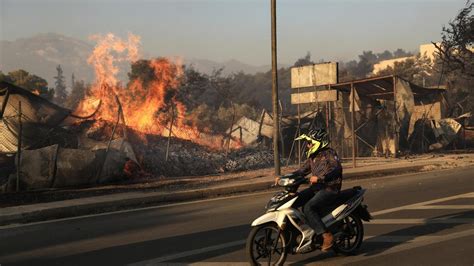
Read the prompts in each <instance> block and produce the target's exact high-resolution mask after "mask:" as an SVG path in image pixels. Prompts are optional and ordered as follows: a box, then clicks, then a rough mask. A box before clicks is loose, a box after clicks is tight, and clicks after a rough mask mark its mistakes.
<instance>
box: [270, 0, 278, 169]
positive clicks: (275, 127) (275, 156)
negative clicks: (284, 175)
mask: <svg viewBox="0 0 474 266" xmlns="http://www.w3.org/2000/svg"><path fill="white" fill-rule="evenodd" d="M271 17H272V106H273V161H274V165H275V176H278V175H280V152H279V149H278V144H279V142H280V141H279V139H280V119H279V113H280V112H279V111H278V73H277V41H276V38H277V36H276V0H271Z"/></svg>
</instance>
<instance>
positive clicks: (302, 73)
mask: <svg viewBox="0 0 474 266" xmlns="http://www.w3.org/2000/svg"><path fill="white" fill-rule="evenodd" d="M337 72H338V64H337V62H336V63H332V62H329V63H322V64H314V65H308V66H302V67H293V68H291V88H293V89H295V88H305V87H313V86H322V85H329V84H336V83H338V74H337Z"/></svg>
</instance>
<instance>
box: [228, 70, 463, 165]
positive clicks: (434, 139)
mask: <svg viewBox="0 0 474 266" xmlns="http://www.w3.org/2000/svg"><path fill="white" fill-rule="evenodd" d="M295 89H298V90H297V91H298V92H297V93H293V94H292V96H291V103H292V104H295V105H298V110H300V107H303V106H305V107H306V108H305V110H310V111H309V112H308V111H307V112H305V113H302V114H298V115H296V116H295V115H292V116H282V118H281V129H280V130H281V131H280V135H281V139H282V142H281V145H280V147H281V151H282V153H283V154H284V156H285V158H288V161H290V159H293V160H298V161H301V158H302V157H303V153H304V152H305V150H304V149H305V147H304V145H303V144H302V143H301V142H299V143H298V142H294V141H293V140H294V139H295V137H296V136H297V135H299V134H301V133H304V132H306V131H308V130H309V129H310V128H313V127H322V128H326V129H327V131H328V134H329V137H330V139H331V143H332V144H331V145H332V147H333V148H334V149H336V150H337V152H338V153H339V154H340V155H341V156H342V157H345V158H351V157H352V158H353V160H354V165H355V158H357V157H367V156H385V157H388V156H392V157H397V156H398V155H400V154H401V153H410V152H411V153H421V152H427V151H432V150H436V149H440V148H443V147H446V146H448V145H450V144H451V145H452V143H453V142H455V140H456V138H457V137H458V136H459V135H460V132H461V131H463V132H464V130H463V129H462V127H463V121H464V120H463V118H466V117H469V116H470V114H469V113H468V114H464V115H463V116H461V117H457V118H447V117H446V116H447V113H446V111H447V109H448V107H447V102H446V99H445V89H440V88H424V87H420V86H418V85H416V84H413V83H411V82H409V81H407V80H405V79H403V78H401V77H398V76H395V75H389V76H381V77H372V78H365V79H359V80H353V81H349V82H343V83H334V84H327V85H324V86H312V87H305V88H295ZM272 130H273V129H272V117H271V115H269V114H268V113H267V112H265V111H264V112H262V116H261V119H260V121H254V120H251V119H249V118H246V117H243V118H242V119H240V120H239V121H237V123H236V126H234V127H233V131H232V133H231V134H232V137H233V138H234V139H240V140H241V141H242V142H244V143H246V144H251V143H256V142H258V141H259V140H262V139H263V140H267V139H268V140H269V139H271V138H272ZM267 143H270V142H269V141H267Z"/></svg>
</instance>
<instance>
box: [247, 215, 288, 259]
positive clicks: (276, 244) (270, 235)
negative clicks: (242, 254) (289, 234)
mask: <svg viewBox="0 0 474 266" xmlns="http://www.w3.org/2000/svg"><path fill="white" fill-rule="evenodd" d="M286 242H287V241H286V239H285V234H284V232H282V231H281V230H280V228H279V227H278V226H277V225H276V224H273V223H267V224H262V225H259V226H255V227H253V228H252V231H250V234H249V236H248V238H247V245H246V249H247V256H248V258H249V262H250V264H251V265H283V263H284V262H285V260H286V255H287V248H286Z"/></svg>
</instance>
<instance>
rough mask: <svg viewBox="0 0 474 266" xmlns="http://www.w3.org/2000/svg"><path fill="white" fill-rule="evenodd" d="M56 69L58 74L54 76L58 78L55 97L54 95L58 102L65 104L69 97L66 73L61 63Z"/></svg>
mask: <svg viewBox="0 0 474 266" xmlns="http://www.w3.org/2000/svg"><path fill="white" fill-rule="evenodd" d="M56 71H57V73H58V74H57V76H55V77H54V79H55V80H56V81H55V82H54V83H55V85H56V87H55V89H54V91H55V97H54V100H55V102H56V103H58V104H61V105H62V104H64V102H65V101H66V98H67V90H66V82H65V78H64V75H63V69H62V68H61V65H58V66H57V67H56Z"/></svg>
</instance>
